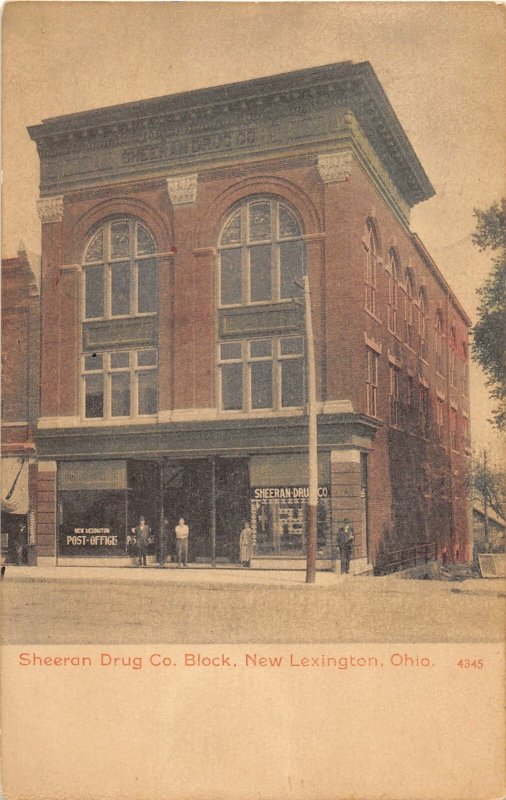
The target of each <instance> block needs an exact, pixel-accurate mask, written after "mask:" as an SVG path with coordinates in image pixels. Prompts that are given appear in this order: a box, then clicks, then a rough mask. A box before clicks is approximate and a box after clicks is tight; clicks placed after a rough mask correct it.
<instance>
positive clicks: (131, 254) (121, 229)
mask: <svg viewBox="0 0 506 800" xmlns="http://www.w3.org/2000/svg"><path fill="white" fill-rule="evenodd" d="M83 276H84V277H83V281H84V283H83V303H82V309H83V310H82V314H83V320H84V322H85V323H86V326H85V327H86V328H88V329H91V330H93V329H95V333H100V332H102V331H103V330H104V327H103V321H104V320H108V322H107V326H106V327H107V337H108V338H107V341H109V342H111V341H112V342H114V345H113V346H111V345H110V344H109V345H105V344H104V346H103V347H102V348H101V347H99V348H98V349H97V350H96V352H91V351H89V350H88V351H84V352H83V354H82V359H81V376H82V377H81V381H82V414H83V416H84V417H85V418H87V419H121V418H127V417H129V418H131V417H144V416H151V415H153V414H156V413H157V410H158V367H157V361H158V353H157V350H156V348H153V347H152V346H151V347H149V346H147V345H145V346H141V345H140V344H138V345H137V347H136V346H135V344H133V343H132V339H133V340H134V341H136V337H137V336H138V331H137V330H135V331H132V329H131V327H130V326H131V323H132V322H133V320H130V319H126V318H132V317H139V316H142V317H145V316H149V317H152V318H153V317H156V314H157V309H158V275H157V261H156V247H155V242H154V239H153V237H152V236H151V234H150V233H149V231H148V230H147V228H145V226H144V225H142V224H141V223H140V222H138V221H137V220H135V219H133V218H124V219H113V220H110V221H108V222H106V223H105V224H103V225H102V226H101V227H100V228H99V229H98V230H96V231H95V233H94V234H93V236H92V237H91V239H90V240H89V242H88V244H87V246H86V249H85V254H84V260H83ZM137 341H138V340H137Z"/></svg>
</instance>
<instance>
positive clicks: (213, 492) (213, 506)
mask: <svg viewBox="0 0 506 800" xmlns="http://www.w3.org/2000/svg"><path fill="white" fill-rule="evenodd" d="M210 461H211V566H213V567H215V566H216V460H215V458H214V456H213V457H212V458H211V459H210Z"/></svg>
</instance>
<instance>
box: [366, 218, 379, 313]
mask: <svg viewBox="0 0 506 800" xmlns="http://www.w3.org/2000/svg"><path fill="white" fill-rule="evenodd" d="M368 229H369V236H368V240H367V246H366V251H365V270H364V272H365V274H364V284H365V307H366V309H367V310H368V311H370V312H371V313H372V314H376V280H377V259H378V255H377V253H378V247H377V242H376V234H375V232H374V228H373V226H372V224H371V223H369V224H368Z"/></svg>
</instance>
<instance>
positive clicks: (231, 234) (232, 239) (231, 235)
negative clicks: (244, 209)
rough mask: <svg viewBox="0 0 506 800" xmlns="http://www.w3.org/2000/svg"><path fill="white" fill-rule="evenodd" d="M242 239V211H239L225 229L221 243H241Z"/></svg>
mask: <svg viewBox="0 0 506 800" xmlns="http://www.w3.org/2000/svg"><path fill="white" fill-rule="evenodd" d="M240 241H241V212H240V211H238V212H237V213H236V214H234V216H233V217H232V219H231V220H230V222H229V223H228V225H227V227H226V228H225V230H224V231H223V234H222V237H221V244H222V245H224V244H239V242H240Z"/></svg>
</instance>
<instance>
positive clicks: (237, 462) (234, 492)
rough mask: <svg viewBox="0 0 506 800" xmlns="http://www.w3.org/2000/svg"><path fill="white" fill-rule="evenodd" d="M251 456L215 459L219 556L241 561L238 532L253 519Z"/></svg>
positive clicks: (217, 556) (217, 548) (217, 552)
mask: <svg viewBox="0 0 506 800" xmlns="http://www.w3.org/2000/svg"><path fill="white" fill-rule="evenodd" d="M249 495H250V489H249V459H247V458H219V459H217V460H216V558H218V559H224V560H226V561H231V562H236V561H239V534H240V532H241V530H242V528H243V527H244V523H245V521H246V520H248V522H249V520H250V496H249Z"/></svg>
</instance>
